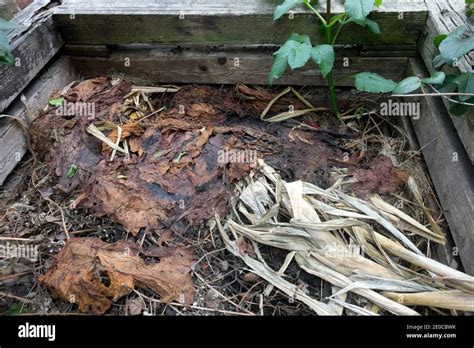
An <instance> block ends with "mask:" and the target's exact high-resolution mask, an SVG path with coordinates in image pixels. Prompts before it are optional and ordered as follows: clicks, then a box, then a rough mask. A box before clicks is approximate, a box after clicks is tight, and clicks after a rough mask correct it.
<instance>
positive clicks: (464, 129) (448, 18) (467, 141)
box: [418, 0, 474, 163]
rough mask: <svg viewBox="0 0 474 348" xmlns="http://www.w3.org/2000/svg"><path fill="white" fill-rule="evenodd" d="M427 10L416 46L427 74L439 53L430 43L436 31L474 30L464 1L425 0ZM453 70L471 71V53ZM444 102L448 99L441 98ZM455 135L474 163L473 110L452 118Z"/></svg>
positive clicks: (472, 58) (433, 70) (472, 54)
mask: <svg viewBox="0 0 474 348" xmlns="http://www.w3.org/2000/svg"><path fill="white" fill-rule="evenodd" d="M425 1H426V4H427V6H428V8H429V10H430V13H429V16H428V20H427V22H426V28H425V31H424V33H423V35H422V36H421V37H420V41H419V42H418V49H419V51H420V54H421V56H422V57H423V60H424V62H425V64H426V66H427V67H428V70H429V72H430V73H433V72H435V71H436V70H435V69H434V68H433V65H432V61H433V58H434V57H435V56H436V55H438V54H439V51H438V49H437V48H436V47H435V45H434V43H433V38H434V37H436V36H437V35H439V34H448V33H449V32H451V31H452V30H453V29H455V28H457V27H458V26H460V25H465V26H466V27H467V28H468V29H469V30H471V31H474V27H473V23H474V22H473V21H474V19H468V18H467V17H466V5H465V3H464V0H425ZM458 63H459V64H458V68H457V69H456V70H458V71H461V72H469V71H471V72H472V71H473V70H472V69H473V66H474V52H471V53H470V54H468V55H465V56H464V58H462V59H460V60H459V62H458ZM443 101H444V103H445V105H448V101H446V100H443ZM452 122H453V124H454V126H455V127H456V130H457V132H458V133H459V137H460V138H461V141H462V143H463V145H464V147H465V148H466V151H467V153H468V155H469V159H470V160H471V163H474V111H471V112H470V113H469V114H468V115H465V116H464V117H452Z"/></svg>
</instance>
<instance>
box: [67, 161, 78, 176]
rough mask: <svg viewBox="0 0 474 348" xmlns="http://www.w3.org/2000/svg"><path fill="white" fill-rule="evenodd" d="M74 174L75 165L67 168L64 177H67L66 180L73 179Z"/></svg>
mask: <svg viewBox="0 0 474 348" xmlns="http://www.w3.org/2000/svg"><path fill="white" fill-rule="evenodd" d="M76 173H77V166H76V165H75V164H71V165H70V166H69V169H68V171H67V174H66V176H67V177H68V178H72V177H74V175H76Z"/></svg>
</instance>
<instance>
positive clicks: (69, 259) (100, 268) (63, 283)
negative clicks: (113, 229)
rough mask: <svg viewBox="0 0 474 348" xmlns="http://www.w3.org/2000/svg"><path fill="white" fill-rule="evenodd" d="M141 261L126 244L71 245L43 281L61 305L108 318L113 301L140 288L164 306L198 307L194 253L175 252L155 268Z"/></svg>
mask: <svg viewBox="0 0 474 348" xmlns="http://www.w3.org/2000/svg"><path fill="white" fill-rule="evenodd" d="M137 255H138V250H137V247H136V245H134V244H132V243H129V242H125V241H119V242H117V243H115V244H108V243H105V242H102V241H101V240H100V239H97V238H74V239H70V240H69V241H68V242H67V243H66V245H65V246H64V248H63V249H62V250H61V252H60V253H59V254H58V255H57V256H56V258H55V263H54V265H53V266H52V267H51V269H50V270H49V271H48V273H46V274H45V275H42V276H40V277H39V278H38V281H39V282H40V283H42V284H44V285H46V286H47V287H48V288H49V289H50V290H51V291H52V292H53V293H55V294H56V296H58V297H59V298H60V299H62V300H64V301H68V302H72V303H77V304H78V306H79V310H80V311H82V312H88V313H93V314H104V313H105V312H106V311H107V310H108V309H109V308H110V306H111V304H112V302H113V301H116V300H118V299H119V298H121V297H122V296H125V295H127V294H129V293H130V292H131V291H132V289H134V288H136V287H138V288H147V289H150V290H152V291H154V292H155V293H157V294H159V295H160V297H161V301H163V302H171V301H178V302H180V303H183V304H188V305H189V304H191V303H192V301H193V299H194V294H195V289H194V287H193V282H192V278H191V275H190V271H191V265H192V263H193V257H192V255H191V253H190V252H189V251H187V250H186V249H182V248H178V249H174V250H173V254H172V255H169V256H166V257H163V258H162V259H161V260H160V262H159V263H156V264H153V265H146V264H145V263H144V261H143V260H142V259H141V258H140V257H139V256H137Z"/></svg>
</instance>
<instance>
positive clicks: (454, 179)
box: [410, 59, 474, 275]
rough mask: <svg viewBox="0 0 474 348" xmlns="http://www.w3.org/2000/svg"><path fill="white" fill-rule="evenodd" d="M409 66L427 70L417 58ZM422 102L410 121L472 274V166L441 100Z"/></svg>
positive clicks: (422, 71)
mask: <svg viewBox="0 0 474 348" xmlns="http://www.w3.org/2000/svg"><path fill="white" fill-rule="evenodd" d="M410 69H411V73H414V74H416V75H423V74H426V73H427V71H426V70H425V69H426V68H425V66H424V64H423V62H421V61H420V60H418V59H410ZM423 88H424V89H425V87H423ZM424 92H428V90H426V89H425V90H424ZM421 103H422V104H421V110H422V115H421V117H420V118H419V119H418V120H413V121H412V123H413V128H414V130H415V133H416V136H417V138H418V141H419V144H420V147H421V148H422V151H423V157H424V159H425V162H426V164H427V166H428V170H429V172H430V175H431V179H432V181H433V184H434V187H435V190H436V193H437V195H438V198H439V200H440V203H441V206H442V208H443V213H444V215H445V217H446V220H447V222H448V224H449V227H450V230H451V234H452V236H453V239H454V241H455V243H456V247H457V248H458V251H459V256H460V258H461V261H462V264H463V266H464V269H465V271H466V272H467V273H469V274H470V275H474V255H473V252H472V251H473V250H474V227H473V226H474V175H473V173H474V168H473V165H472V163H471V161H470V160H469V157H468V155H467V153H466V150H465V149H464V147H463V145H462V143H461V141H460V139H459V136H458V133H457V132H456V130H455V128H454V126H453V124H452V122H451V119H450V118H449V117H447V116H448V115H447V110H446V108H445V106H444V104H443V102H442V101H441V99H439V98H432V97H429V98H423V99H422V100H421Z"/></svg>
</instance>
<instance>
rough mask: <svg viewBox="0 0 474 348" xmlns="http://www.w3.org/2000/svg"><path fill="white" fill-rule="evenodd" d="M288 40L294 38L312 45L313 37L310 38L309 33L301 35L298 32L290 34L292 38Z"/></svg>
mask: <svg viewBox="0 0 474 348" xmlns="http://www.w3.org/2000/svg"><path fill="white" fill-rule="evenodd" d="M288 40H293V41H296V42H299V43H304V44H308V45H310V46H311V39H310V38H309V36H308V35H300V34H298V33H293V34H291V35H290V38H289V39H288Z"/></svg>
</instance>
